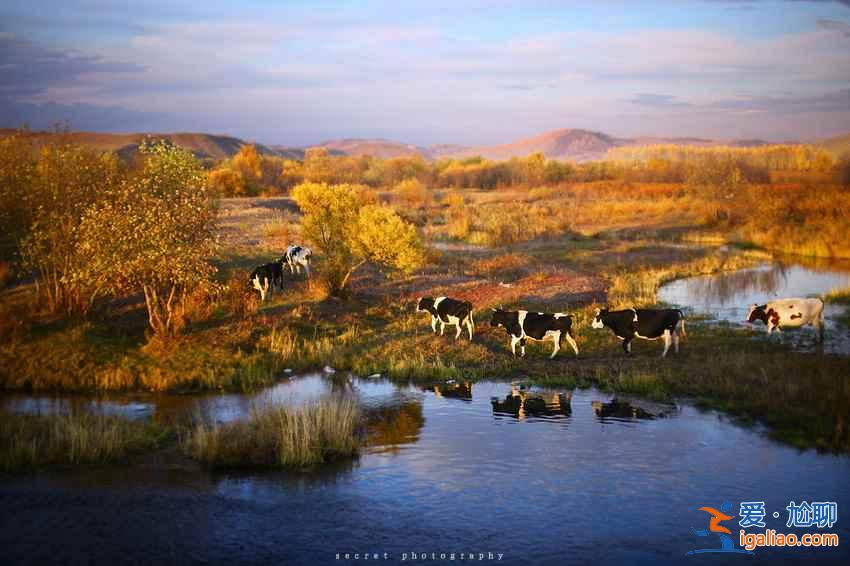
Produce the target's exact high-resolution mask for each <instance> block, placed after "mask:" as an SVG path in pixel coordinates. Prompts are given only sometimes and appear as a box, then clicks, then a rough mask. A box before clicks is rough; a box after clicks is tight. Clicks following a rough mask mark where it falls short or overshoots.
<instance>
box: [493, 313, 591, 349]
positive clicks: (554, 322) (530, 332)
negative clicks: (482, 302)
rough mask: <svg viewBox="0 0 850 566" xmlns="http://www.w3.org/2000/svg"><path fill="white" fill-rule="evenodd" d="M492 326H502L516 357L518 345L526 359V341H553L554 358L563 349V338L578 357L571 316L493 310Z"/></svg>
mask: <svg viewBox="0 0 850 566" xmlns="http://www.w3.org/2000/svg"><path fill="white" fill-rule="evenodd" d="M490 324H491V325H492V326H497V327H498V326H501V327H502V328H504V329H505V330H506V331H507V332H508V334H509V335H510V337H511V353H512V354H513V355H514V356H516V345H517V344H519V345H520V352H521V354H520V355H521V356H522V357H525V341H526V340H527V339H528V340H535V341H537V342H542V341H544V340H548V339H551V340H552V342H553V343H554V344H555V349H554V350H552V355H551V356H549V357H550V358H554V357H555V354H557V353H558V350H560V349H561V338H566V339H567V342H569V343H570V346H572V347H573V350H575V353H576V356H578V345H577V344H576V341H575V335H574V334H573V317H572V315H569V314H564V313H561V312H556V313H555V314H548V313H543V312H528V311H505V310H502V309H493V318H492V319H490Z"/></svg>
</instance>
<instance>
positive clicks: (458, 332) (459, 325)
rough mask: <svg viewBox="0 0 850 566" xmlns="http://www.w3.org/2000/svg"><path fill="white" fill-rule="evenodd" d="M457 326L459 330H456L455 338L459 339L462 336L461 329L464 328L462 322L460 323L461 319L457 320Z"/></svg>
mask: <svg viewBox="0 0 850 566" xmlns="http://www.w3.org/2000/svg"><path fill="white" fill-rule="evenodd" d="M455 326H456V327H457V332H455V340H457V339H458V338H460V333H461V331H462V330H463V326H461V324H460V321H459V320H458V321H457V323H456V324H455Z"/></svg>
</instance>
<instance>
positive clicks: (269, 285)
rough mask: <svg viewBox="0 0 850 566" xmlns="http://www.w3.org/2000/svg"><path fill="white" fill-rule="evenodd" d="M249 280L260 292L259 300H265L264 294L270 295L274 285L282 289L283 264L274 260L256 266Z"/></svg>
mask: <svg viewBox="0 0 850 566" xmlns="http://www.w3.org/2000/svg"><path fill="white" fill-rule="evenodd" d="M249 280H250V282H251V284H252V285H253V286H254V289H256V290H257V291H259V292H260V300H261V301H265V300H266V295H268V296H271V294H272V291H273V290H274V287H275V285H277V286H278V288H280V289H283V265H282V264H281V262H280V261H274V262H272V263H264V264H263V265H260V266H257V267H255V268H254V271H252V272H251V277H250V279H249Z"/></svg>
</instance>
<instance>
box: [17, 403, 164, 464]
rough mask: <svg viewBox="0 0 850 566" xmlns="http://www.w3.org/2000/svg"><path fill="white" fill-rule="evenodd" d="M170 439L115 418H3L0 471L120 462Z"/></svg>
mask: <svg viewBox="0 0 850 566" xmlns="http://www.w3.org/2000/svg"><path fill="white" fill-rule="evenodd" d="M168 436H169V431H168V430H167V429H166V428H164V427H162V426H160V425H157V424H156V423H152V422H138V421H131V420H129V419H125V418H121V417H116V416H104V415H92V414H85V413H79V414H76V413H71V414H68V415H9V414H0V471H2V472H6V473H18V472H25V471H28V470H33V469H37V468H44V467H57V466H59V467H61V466H70V465H98V464H106V463H111V462H117V461H120V460H122V459H124V458H125V457H127V456H128V455H130V454H133V453H137V452H141V451H143V450H148V449H151V448H156V447H157V446H159V445H161V444H162V443H163V442H164V440H165V439H166V438H167V437H168Z"/></svg>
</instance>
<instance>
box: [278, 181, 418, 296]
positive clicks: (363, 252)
mask: <svg viewBox="0 0 850 566" xmlns="http://www.w3.org/2000/svg"><path fill="white" fill-rule="evenodd" d="M292 196H293V198H294V199H295V202H296V203H297V204H298V206H299V208H300V209H301V212H302V213H303V215H304V217H303V220H302V224H301V233H302V234H303V235H304V236H305V237H306V238H307V239H308V240H309V241H310V242H311V243H312V244H313V245H314V246H316V248H318V250H319V252H320V253H321V256H322V259H323V269H322V272H321V274H322V275H321V276H322V277H323V279H324V280H325V282H326V283H327V285H328V288H329V289H330V291H331V292H332V293H334V294H340V293H342V292H343V291H344V290H345V288H346V286H347V285H348V282H349V279H350V278H351V275H352V274H353V273H354V272H355V271H356V270H357V269H358V268H359V267H360V266H362V265H363V264H365V263H366V262H374V263H375V264H377V265H379V266H381V267H384V268H388V269H394V270H400V271H405V272H409V271H411V270H413V269H415V268H416V267H417V266H418V265H420V264H421V262H422V258H423V247H422V242H421V240H420V239H419V235H418V234H417V232H416V228H415V227H414V226H412V225H410V224H408V223H407V222H405V221H404V220H402V219H401V218H400V217H399V216H398V215H397V214H396V213H395V211H393V210H392V209H391V208H388V207H386V206H383V205H380V204H376V203H374V202H371V201H373V199H372V198H370V197H371V193H370V192H369V191H367V190H365V189H364V188H363V187H359V186H357V185H348V184H345V185H328V184H325V183H303V184H301V185H298V186H297V187H295V189H294V190H293V191H292Z"/></svg>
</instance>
